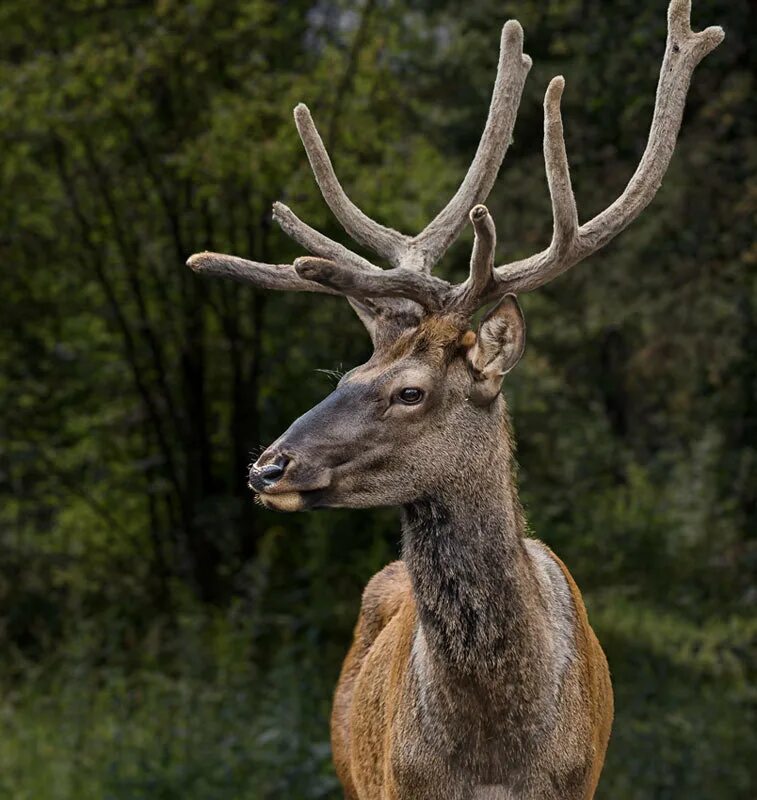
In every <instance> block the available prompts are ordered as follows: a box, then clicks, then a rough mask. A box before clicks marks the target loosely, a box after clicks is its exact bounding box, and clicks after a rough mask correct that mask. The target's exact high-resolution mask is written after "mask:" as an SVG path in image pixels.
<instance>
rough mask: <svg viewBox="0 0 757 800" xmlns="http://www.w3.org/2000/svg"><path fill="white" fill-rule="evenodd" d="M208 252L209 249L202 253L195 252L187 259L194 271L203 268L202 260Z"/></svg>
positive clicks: (188, 264)
mask: <svg viewBox="0 0 757 800" xmlns="http://www.w3.org/2000/svg"><path fill="white" fill-rule="evenodd" d="M207 252H208V251H207V250H204V251H203V252H202V253H194V254H193V255H191V256H190V257H189V258H188V259H187V263H186V265H187V266H188V267H189V268H190V269H191V270H193V271H194V272H199V271H200V270H201V269H202V266H203V265H202V262H203V260H204V256H205V255H206V254H207Z"/></svg>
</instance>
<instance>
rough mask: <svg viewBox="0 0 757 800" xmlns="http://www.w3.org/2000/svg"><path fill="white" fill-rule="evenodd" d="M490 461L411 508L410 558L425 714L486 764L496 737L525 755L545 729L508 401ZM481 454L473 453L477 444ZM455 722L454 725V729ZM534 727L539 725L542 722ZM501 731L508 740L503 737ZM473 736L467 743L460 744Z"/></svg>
mask: <svg viewBox="0 0 757 800" xmlns="http://www.w3.org/2000/svg"><path fill="white" fill-rule="evenodd" d="M497 403H498V404H500V409H499V410H500V417H501V436H498V437H496V442H497V446H496V449H494V450H493V451H492V440H491V438H489V439H488V442H487V443H486V453H485V455H486V458H485V463H484V460H483V459H481V463H475V464H471V465H469V468H468V469H467V470H466V471H465V474H470V479H468V480H461V477H462V476H461V475H456V476H454V477H452V478H451V479H450V481H449V485H445V486H441V487H439V489H438V491H436V492H434V493H433V494H430V495H429V496H427V497H424V498H423V499H421V500H418V501H417V502H415V503H413V504H412V505H409V506H408V507H406V508H405V510H404V520H403V558H404V560H405V563H406V565H407V568H408V571H409V573H410V577H411V580H412V585H413V591H414V595H415V600H416V605H417V608H418V615H419V619H420V627H419V630H418V631H417V632H416V638H415V645H414V650H413V659H414V667H415V671H416V674H417V678H418V684H419V687H425V688H423V689H422V691H421V694H422V696H423V697H424V702H423V704H422V705H423V708H422V709H420V712H421V713H423V714H424V715H426V717H427V718H429V719H431V720H432V729H433V730H434V731H435V735H441V731H442V730H444V729H446V734H447V735H448V737H449V739H448V746H449V748H450V751H451V752H460V750H461V749H464V750H465V751H466V752H467V753H471V752H477V753H479V754H480V756H481V757H482V758H486V753H487V747H486V746H485V744H481V743H479V745H478V746H477V747H472V748H471V747H470V746H469V745H470V744H471V741H472V739H473V740H480V741H481V742H486V741H487V740H488V739H489V738H491V736H492V734H493V733H497V734H498V735H497V740H498V741H499V742H500V743H501V742H502V741H503V736H504V737H505V739H514V738H517V739H518V741H512V742H511V744H512V746H513V747H515V748H516V750H517V751H518V752H520V753H524V751H526V750H528V749H530V743H529V742H530V739H531V738H532V737H531V734H535V735H536V736H537V737H538V735H539V733H538V732H537V731H536V730H534V722H535V721H536V720H539V722H543V723H545V724H547V723H548V717H549V712H548V708H549V706H550V697H551V696H552V693H553V690H554V687H553V685H552V681H551V675H552V669H551V664H550V663H549V660H548V658H549V657H548V653H549V650H550V647H549V642H548V640H549V633H548V621H547V620H546V619H545V617H546V614H545V607H544V603H543V600H542V598H541V596H540V594H539V590H538V588H537V580H536V577H535V574H534V565H533V562H532V561H531V558H530V557H529V555H528V552H527V549H526V546H525V543H524V538H523V534H524V522H523V514H522V510H521V506H520V503H519V501H518V496H517V491H516V489H515V484H514V476H513V464H512V448H511V444H510V436H509V430H508V428H509V426H508V421H507V413H506V411H505V408H504V402H503V401H502V400H501V399H498V401H497ZM473 450H474V452H475V451H476V448H475V443H474V448H473ZM447 722H449V725H448V724H447ZM537 727H539V725H538V723H537ZM500 734H502V735H500ZM471 737H472V739H471ZM464 738H465V739H467V745H466V744H464V743H463V740H464Z"/></svg>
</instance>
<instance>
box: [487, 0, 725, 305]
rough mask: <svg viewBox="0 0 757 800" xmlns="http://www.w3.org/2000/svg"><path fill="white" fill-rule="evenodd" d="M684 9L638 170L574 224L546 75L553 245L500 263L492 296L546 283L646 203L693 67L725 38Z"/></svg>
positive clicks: (672, 9)
mask: <svg viewBox="0 0 757 800" xmlns="http://www.w3.org/2000/svg"><path fill="white" fill-rule="evenodd" d="M690 15H691V0H672V2H671V3H670V6H669V7H668V34H667V46H666V49H665V56H664V58H663V62H662V67H661V69H660V79H659V82H658V84H657V96H656V99H655V108H654V114H653V116H652V125H651V128H650V132H649V139H648V141H647V146H646V148H645V150H644V154H643V156H642V158H641V161H640V163H639V166H638V167H637V169H636V172H635V173H634V174H633V177H632V178H631V180H630V181H629V182H628V185H627V186H626V188H625V190H624V191H623V193H622V194H621V195H620V197H618V198H617V200H615V202H613V203H612V204H611V205H610V206H609V207H608V208H606V209H605V210H604V211H602V212H601V213H599V214H597V216H595V217H594V218H593V219H591V220H589V222H587V223H585V224H584V225H582V226H581V227H580V228H577V229H576V227H575V225H576V216H575V200H574V199H573V191H572V189H571V187H570V176H569V173H568V162H567V157H566V155H565V142H564V139H563V134H562V121H561V118H560V107H559V100H560V95H561V93H562V81H560V79H559V78H556V79H554V80H553V81H552V83H551V84H550V86H549V89H548V90H547V96H546V98H545V147H544V155H545V163H546V169H547V177H548V179H549V187H550V193H551V196H552V207H553V214H554V224H555V231H554V235H553V239H552V243H551V245H550V247H549V248H548V249H547V250H543V251H542V252H541V253H537V254H536V255H533V256H531V257H529V258H526V259H523V260H521V261H515V262H513V263H511V264H506V265H504V266H501V267H498V268H497V278H498V280H497V288H496V292H495V294H496V295H504V294H506V293H507V292H529V291H532V290H533V289H536V288H538V287H539V286H542V285H544V284H545V283H548V282H549V281H551V280H552V279H553V278H555V277H557V276H558V275H560V274H561V273H562V272H565V271H566V270H567V269H569V268H570V267H572V266H573V265H574V264H576V263H578V262H579V261H582V260H583V259H584V258H586V257H587V256H589V255H591V254H592V253H594V252H595V251H597V250H599V249H600V248H601V247H604V245H606V244H607V243H608V242H609V241H610V240H611V239H613V238H615V236H617V235H618V234H619V233H620V232H621V231H622V230H624V229H625V228H626V227H627V226H628V225H629V224H630V223H631V222H633V220H634V219H636V217H638V216H639V214H640V213H641V212H642V211H643V210H644V209H645V208H646V207H647V206H648V205H649V203H651V202H652V200H653V198H654V196H655V194H656V193H657V190H658V189H659V187H660V185H661V183H662V179H663V177H664V175H665V172H666V171H667V168H668V165H669V164H670V160H671V158H672V155H673V149H674V148H675V144H676V139H677V137H678V131H679V130H680V127H681V120H682V118H683V110H684V106H685V103H686V94H687V91H688V88H689V84H690V82H691V76H692V74H693V72H694V69H695V68H696V66H697V64H699V62H700V61H701V60H702V59H703V58H704V57H705V56H706V55H708V54H709V53H711V52H712V51H713V50H714V49H715V48H716V47H717V46H718V45H719V44H720V42H722V41H723V38H724V36H725V34H724V32H723V29H722V28H720V27H718V26H713V27H710V28H707V29H706V30H704V31H702V32H700V33H694V32H693V31H692V29H691V23H690ZM558 81H559V83H558ZM489 299H491V298H489Z"/></svg>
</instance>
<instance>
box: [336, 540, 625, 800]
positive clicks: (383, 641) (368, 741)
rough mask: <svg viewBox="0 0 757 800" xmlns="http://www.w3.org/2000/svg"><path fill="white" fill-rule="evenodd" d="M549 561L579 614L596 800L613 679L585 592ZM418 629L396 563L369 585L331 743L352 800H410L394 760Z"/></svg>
mask: <svg viewBox="0 0 757 800" xmlns="http://www.w3.org/2000/svg"><path fill="white" fill-rule="evenodd" d="M549 555H550V556H551V557H552V558H553V559H554V561H555V562H556V563H557V564H558V565H559V567H560V569H561V570H562V572H563V574H564V575H565V578H566V580H567V582H568V586H569V587H570V591H571V595H572V598H573V602H574V604H575V608H576V612H577V614H576V625H575V636H576V642H577V651H578V663H577V665H576V668H575V683H574V689H576V690H577V693H578V695H579V697H580V702H581V705H583V706H585V707H586V708H587V710H588V713H589V724H588V725H587V726H586V728H587V733H588V737H587V739H586V741H585V742H584V743H583V744H584V746H585V747H586V750H587V752H589V753H590V765H589V769H588V770H587V773H586V777H585V778H584V779H583V786H582V790H583V793H582V794H579V795H577V797H580V798H581V800H584V798H585V800H590V798H593V797H594V793H595V791H596V787H597V783H598V782H599V776H600V773H601V771H602V766H603V764H604V757H605V752H606V749H607V743H608V740H609V738H610V729H611V727H612V718H613V702H612V686H611V683H610V674H609V670H608V667H607V660H606V658H605V655H604V652H603V651H602V648H601V646H600V644H599V642H598V641H597V638H596V636H595V634H594V631H593V630H592V628H591V626H590V624H589V620H588V616H587V614H586V608H585V606H584V603H583V598H582V597H581V592H580V591H579V589H578V587H577V586H576V583H575V581H574V580H573V578H572V576H571V574H570V572H569V571H568V569H567V567H566V566H565V564H564V563H563V562H562V561H561V560H560V559H559V558H558V557H557V556H556V555H555V554H554V553H552V552H551V551H549ZM417 626H418V615H417V609H416V605H415V600H414V597H413V592H412V586H411V582H410V576H409V575H408V572H407V568H406V567H405V564H404V563H403V562H402V561H395V562H393V563H391V564H389V565H388V566H386V567H384V569H383V570H381V572H379V573H377V574H376V575H374V576H373V578H372V579H371V580H370V582H369V583H368V585H367V586H366V589H365V592H364V593H363V602H362V605H361V609H360V616H359V620H358V624H357V627H356V629H355V636H354V640H353V643H352V647H351V648H350V651H349V653H348V655H347V658H346V659H345V661H344V666H343V668H342V672H341V675H340V677H339V682H338V684H337V688H336V692H335V695H334V705H333V711H332V715H331V743H332V749H333V756H334V764H335V767H336V771H337V775H338V776H339V779H340V781H341V782H342V785H343V787H344V791H345V798H346V800H395V799H396V800H410V799H409V798H403V797H402V795H400V794H399V793H398V788H397V781H396V778H395V776H394V772H393V766H392V757H391V756H392V751H393V744H394V740H395V739H396V737H397V736H398V733H399V732H400V731H401V729H402V727H403V725H402V717H403V715H404V714H405V712H406V709H405V708H404V707H403V705H402V702H401V700H402V699H403V692H402V688H403V674H404V672H405V670H406V668H407V663H408V661H409V659H410V651H411V647H412V636H413V632H414V631H415V630H416V628H417ZM577 710H578V709H577ZM572 722H573V721H571V720H568V723H569V724H572ZM357 787H360V788H359V789H358V788H357Z"/></svg>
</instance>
